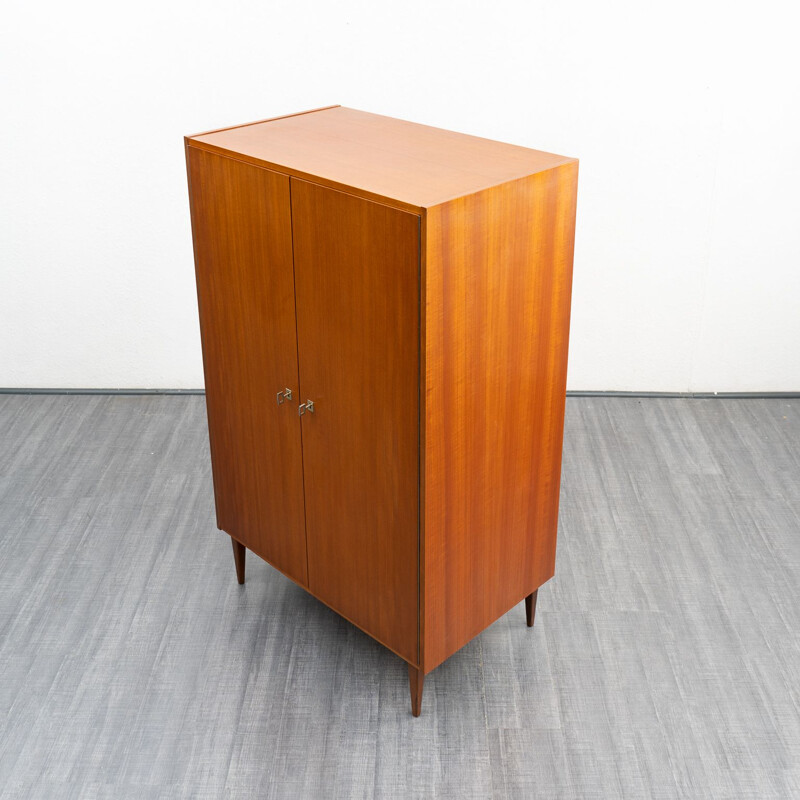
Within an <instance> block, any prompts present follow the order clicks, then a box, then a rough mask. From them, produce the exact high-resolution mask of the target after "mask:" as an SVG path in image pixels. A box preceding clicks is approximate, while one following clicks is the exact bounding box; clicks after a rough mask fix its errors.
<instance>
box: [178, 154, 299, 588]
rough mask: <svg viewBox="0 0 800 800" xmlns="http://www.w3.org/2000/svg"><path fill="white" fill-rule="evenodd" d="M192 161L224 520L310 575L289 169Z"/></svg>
mask: <svg viewBox="0 0 800 800" xmlns="http://www.w3.org/2000/svg"><path fill="white" fill-rule="evenodd" d="M187 162H188V169H189V183H190V200H191V209H192V235H193V238H194V250H195V271H196V276H197V298H198V305H199V310H200V332H201V339H202V345H203V368H204V372H205V381H206V406H207V410H208V428H209V439H210V443H211V463H212V470H213V474H214V495H215V500H216V506H217V525H218V526H219V528H221V529H222V530H224V531H225V532H226V533H229V534H230V535H231V536H233V537H235V538H236V539H237V540H238V541H239V542H241V543H242V544H244V545H245V546H246V547H248V548H250V549H251V550H253V551H254V552H255V553H257V554H258V555H260V556H261V557H262V558H265V559H266V560H267V561H269V562H270V563H272V564H274V565H275V566H276V567H278V569H280V570H282V571H283V572H285V573H286V574H288V575H289V576H290V577H291V578H293V579H294V580H296V581H298V582H299V583H301V584H306V583H307V570H306V566H307V564H306V546H305V518H304V511H303V473H302V452H301V449H300V423H299V420H298V417H297V401H296V398H297V395H298V389H299V387H298V374H297V337H296V327H295V313H294V275H293V266H292V230H291V208H290V198H289V178H288V177H287V176H285V175H280V174H278V173H275V172H270V171H269V170H265V169H261V168H259V167H254V166H251V165H248V164H243V163H241V162H239V161H234V160H232V159H228V158H224V157H221V156H218V155H213V154H211V153H207V152H204V151H202V150H197V149H196V148H193V147H188V148H187ZM286 388H289V389H291V390H292V392H293V393H294V401H293V402H289V401H287V402H284V403H282V404H281V405H278V404H277V400H276V396H277V392H278V391H282V390H284V389H286Z"/></svg>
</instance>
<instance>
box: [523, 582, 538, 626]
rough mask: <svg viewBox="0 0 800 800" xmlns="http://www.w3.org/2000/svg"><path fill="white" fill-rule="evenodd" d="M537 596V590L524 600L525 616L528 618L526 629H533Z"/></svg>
mask: <svg viewBox="0 0 800 800" xmlns="http://www.w3.org/2000/svg"><path fill="white" fill-rule="evenodd" d="M537 594H539V590H538V589H537V590H536V591H535V592H534V593H533V594H529V595H528V596H527V597H526V598H525V616H526V617H527V618H528V627H529V628H532V627H533V618H534V617H535V616H536V595H537Z"/></svg>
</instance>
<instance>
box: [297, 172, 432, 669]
mask: <svg viewBox="0 0 800 800" xmlns="http://www.w3.org/2000/svg"><path fill="white" fill-rule="evenodd" d="M292 219H293V228H294V259H295V284H296V292H297V338H298V345H299V353H300V390H301V392H302V395H301V398H300V400H301V402H305V401H306V400H311V401H313V403H314V413H313V414H311V413H305V414H304V415H303V417H302V428H303V469H304V474H305V498H306V536H307V541H308V578H309V588H310V589H311V591H312V592H314V593H315V594H316V595H317V596H318V597H320V598H321V599H322V600H324V601H325V602H326V603H328V604H330V605H331V606H332V607H333V608H335V609H336V610H337V611H339V612H340V613H341V614H342V615H343V616H345V617H347V618H348V619H349V620H351V621H352V622H354V623H355V624H356V625H358V626H359V627H361V628H362V629H363V630H365V631H367V633H369V634H370V635H372V636H373V637H375V638H376V639H378V640H379V641H381V642H383V643H384V644H385V645H386V646H387V647H389V648H391V649H392V650H394V651H395V652H396V653H398V654H399V655H400V656H402V657H403V658H405V659H407V660H408V661H411V662H414V663H417V659H418V638H419V636H418V634H419V632H418V596H419V585H418V578H419V576H418V567H419V560H418V539H419V268H420V263H419V236H420V219H419V217H418V216H416V215H415V214H409V213H407V212H404V211H399V210H396V209H393V208H389V207H387V206H383V205H380V204H378V203H373V202H370V201H367V200H363V199H360V198H357V197H353V196H352V195H348V194H344V193H342V192H337V191H334V190H332V189H327V188H324V187H321V186H318V185H315V184H312V183H308V182H306V181H302V180H298V179H294V178H292Z"/></svg>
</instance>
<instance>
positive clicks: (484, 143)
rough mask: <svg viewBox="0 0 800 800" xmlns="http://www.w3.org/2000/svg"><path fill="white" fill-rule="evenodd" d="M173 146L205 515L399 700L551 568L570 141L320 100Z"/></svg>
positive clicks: (569, 245) (417, 700) (568, 266)
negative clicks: (560, 151)
mask: <svg viewBox="0 0 800 800" xmlns="http://www.w3.org/2000/svg"><path fill="white" fill-rule="evenodd" d="M186 145H187V159H188V164H189V175H190V194H191V196H192V218H193V229H194V239H195V258H196V263H197V277H198V300H199V304H200V316H201V328H202V332H203V352H204V366H205V370H206V384H207V398H208V414H209V428H210V435H211V445H212V459H213V462H214V481H215V493H216V500H217V514H218V524H219V527H220V528H222V529H223V530H225V531H227V532H228V533H230V534H231V535H232V536H233V537H234V538H235V539H237V540H238V541H240V542H241V543H243V544H245V545H246V546H247V547H249V548H250V549H253V550H254V551H255V552H256V553H257V554H259V555H261V556H262V557H264V558H265V559H267V560H268V561H269V562H270V563H272V564H273V565H274V566H276V567H277V568H278V569H281V570H282V571H283V572H285V573H286V574H288V575H289V576H290V577H291V578H293V579H294V580H296V581H297V582H298V583H300V584H301V585H303V586H304V587H305V588H306V589H307V590H308V591H310V592H311V593H312V594H314V595H315V596H316V597H318V598H319V599H321V600H322V601H323V602H325V603H327V604H328V605H330V606H331V607H332V608H334V609H335V610H336V611H338V612H339V613H340V614H342V616H344V617H346V618H347V619H349V620H350V621H351V622H353V623H354V624H356V625H358V626H359V627H360V628H362V629H363V630H365V631H366V632H367V633H369V634H370V635H372V636H373V637H375V638H376V639H378V640H379V641H380V642H382V643H383V644H385V645H386V646H387V647H389V648H390V649H392V650H393V651H394V652H396V653H397V654H399V655H400V656H401V657H402V658H404V659H405V660H406V661H408V663H409V665H410V669H409V686H410V690H411V696H412V709H413V712H414V713H415V714H418V713H419V710H420V708H421V703H422V687H423V678H424V675H425V674H426V673H428V672H430V671H431V670H432V669H434V668H435V667H436V666H437V665H438V664H440V663H441V662H442V661H443V660H444V659H446V658H447V657H448V656H450V655H452V654H453V653H454V652H455V651H456V650H458V649H459V648H461V647H462V646H463V645H464V644H466V643H467V642H468V641H469V640H470V639H472V638H473V637H474V636H476V635H477V634H478V633H480V632H481V631H482V630H484V629H485V628H486V627H487V626H488V625H490V624H491V623H492V622H494V621H495V620H496V619H497V618H498V617H500V616H501V615H503V614H505V613H506V612H507V611H508V610H509V609H510V608H511V607H512V606H514V605H516V604H517V603H520V602H522V601H523V599H524V600H526V611H527V618H528V622H529V624H532V622H533V615H534V610H535V598H536V596H537V595H536V593H537V590H538V588H539V586H541V585H542V584H543V583H544V582H545V581H546V580H548V579H549V578H550V577H551V576H552V575H553V572H554V565H555V546H556V528H557V522H558V497H559V484H560V471H561V441H562V436H563V423H564V401H565V389H566V368H567V343H568V333H569V316H570V295H571V283H572V258H573V242H574V230H575V210H576V194H577V175H578V162H577V160H575V159H571V158H566V157H563V156H557V155H553V154H549V153H543V152H540V151H535V150H529V149H527V148H521V147H516V146H513V145H507V144H502V143H498V142H491V141H488V140H485V139H479V138H477V137H472V136H465V135H463V134H457V133H452V132H449V131H442V130H440V129H437V128H430V127H427V126H423V125H417V124H415V123H409V122H403V121H400V120H394V119H391V118H389V117H381V116H377V115H373V114H367V113H365V112H361V111H354V110H352V109H344V108H341V107H338V106H332V107H327V108H324V109H319V110H315V111H310V112H303V113H301V114H297V115H290V116H288V117H281V118H276V119H274V120H266V121H261V122H257V123H250V124H247V125H243V126H238V127H234V128H226V129H222V130H219V131H212V132H208V133H205V134H198V135H197V136H195V137H188V138H187V140H186ZM290 375H291V377H290ZM284 387H286V388H291V390H292V392H293V393H294V392H295V390H296V392H297V393H296V394H294V397H293V400H292V401H291V403H284V404H282V405H280V406H278V405H276V404H275V393H276V391H279V390H281V389H283V388H284ZM308 401H312V402H313V404H314V413H310V412H309V413H306V414H305V415H304V416H302V417H299V416H298V414H297V410H298V404H299V403H307V402H308ZM285 412H288V413H285ZM234 551H235V553H236V554H237V572H238V573H239V574H240V576H241V577H243V574H244V560H243V552H241V551H237V550H236V547H234ZM240 555H241V556H242V558H241V560H240V559H239V558H238V556H240ZM239 567H241V571H240V572H239Z"/></svg>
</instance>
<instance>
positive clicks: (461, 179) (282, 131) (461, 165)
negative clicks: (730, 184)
mask: <svg viewBox="0 0 800 800" xmlns="http://www.w3.org/2000/svg"><path fill="white" fill-rule="evenodd" d="M187 142H188V143H189V144H190V145H191V146H194V147H201V148H203V149H207V150H212V151H216V152H224V153H226V154H230V155H232V156H234V157H236V156H240V157H242V158H243V159H244V160H246V161H250V162H254V163H258V164H261V165H263V166H265V167H268V168H271V169H276V170H278V171H283V172H287V173H289V174H291V175H296V176H299V177H308V178H310V179H314V178H317V179H321V180H322V181H323V182H326V183H328V184H330V185H334V186H340V187H342V188H353V189H356V190H358V191H359V192H360V193H363V194H365V195H367V196H374V197H376V198H378V199H380V198H385V199H387V200H393V201H395V203H398V204H400V205H402V206H406V207H409V208H412V209H423V208H429V207H431V206H435V205H438V204H440V203H443V202H446V201H448V200H452V199H453V198H456V197H461V196H462V195H466V194H472V193H474V192H477V191H480V190H482V189H487V188H489V187H490V186H496V185H498V184H500V183H505V182H506V181H511V180H515V179H517V178H522V177H525V176H526V175H531V174H533V173H536V172H542V171H544V170H547V169H551V168H552V167H557V166H560V165H562V164H567V163H570V162H574V161H575V159H574V158H567V157H566V156H558V155H554V154H553V153H544V152H541V151H539V150H530V149H529V148H527V147H518V146H516V145H512V144H504V143H502V142H495V141H492V140H490V139H481V138H479V137H477V136H469V135H466V134H463V133H454V132H452V131H447V130H443V129H441V128H432V127H429V126H427V125H419V124H417V123H414V122H405V121H403V120H399V119H394V118H392V117H384V116H380V115H378V114H369V113H367V112H365V111H356V110H355V109H352V108H343V107H342V106H331V107H329V108H322V109H318V110H315V111H308V112H303V113H300V114H294V115H291V116H286V117H278V118H276V119H272V120H264V121H262V122H254V123H249V124H246V125H240V126H237V127H233V128H225V129H222V130H217V131H210V132H208V133H201V134H197V135H195V136H190V137H187Z"/></svg>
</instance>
